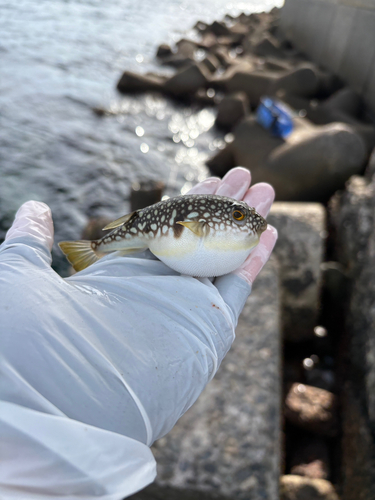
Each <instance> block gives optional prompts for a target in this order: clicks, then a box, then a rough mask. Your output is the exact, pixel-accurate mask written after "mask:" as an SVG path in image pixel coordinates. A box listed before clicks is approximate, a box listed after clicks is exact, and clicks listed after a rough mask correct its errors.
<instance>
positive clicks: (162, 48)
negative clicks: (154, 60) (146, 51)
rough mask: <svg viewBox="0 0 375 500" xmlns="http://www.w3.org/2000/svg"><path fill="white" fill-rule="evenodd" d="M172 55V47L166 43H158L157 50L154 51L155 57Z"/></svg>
mask: <svg viewBox="0 0 375 500" xmlns="http://www.w3.org/2000/svg"><path fill="white" fill-rule="evenodd" d="M171 55H172V49H171V48H170V46H169V45H167V44H166V43H162V44H161V45H159V47H158V50H157V52H156V57H159V58H163V57H168V56H171Z"/></svg>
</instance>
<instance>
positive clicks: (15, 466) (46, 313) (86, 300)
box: [0, 168, 277, 500]
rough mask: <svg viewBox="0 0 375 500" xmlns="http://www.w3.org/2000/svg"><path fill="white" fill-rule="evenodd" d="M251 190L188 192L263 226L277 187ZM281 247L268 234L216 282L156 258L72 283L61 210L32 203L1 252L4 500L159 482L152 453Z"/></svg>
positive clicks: (232, 184)
mask: <svg viewBox="0 0 375 500" xmlns="http://www.w3.org/2000/svg"><path fill="white" fill-rule="evenodd" d="M249 185H250V174H249V172H248V171H247V170H245V169H241V168H237V169H233V170H232V171H231V172H229V173H228V174H227V176H226V177H225V178H224V179H223V180H222V181H221V180H220V179H216V178H210V179H208V180H206V181H204V182H203V183H201V184H200V185H198V186H196V187H195V188H193V190H192V191H191V192H194V193H216V194H221V195H226V196H231V197H234V198H237V199H244V200H245V201H246V202H247V203H248V204H249V205H251V206H255V208H256V209H257V210H258V212H259V213H260V214H261V215H263V216H266V215H267V213H268V211H269V209H270V206H271V204H272V201H273V198H274V193H273V189H272V188H271V187H270V186H269V185H267V184H258V185H255V186H253V187H252V188H250V189H249ZM276 238H277V233H276V231H275V230H274V229H273V228H272V227H270V226H269V227H268V229H267V230H266V231H265V232H264V233H263V234H262V236H261V240H260V243H259V245H258V246H257V247H256V248H255V250H254V251H253V252H252V253H251V254H250V256H249V258H248V260H247V261H246V262H245V264H243V266H241V268H240V269H239V270H237V271H236V272H235V273H232V274H230V275H227V276H223V277H220V278H217V279H216V280H215V282H214V283H211V281H210V280H209V279H207V278H205V279H200V280H198V279H195V278H192V277H188V276H180V275H179V274H178V273H176V272H174V271H172V270H171V269H170V268H168V267H167V266H166V265H165V264H163V263H162V262H160V261H158V260H154V259H153V258H150V257H149V253H147V252H145V253H143V254H138V255H135V256H132V257H122V256H119V255H118V254H116V253H115V254H111V255H109V256H107V257H104V258H102V259H101V260H100V261H99V262H97V263H96V264H94V265H92V266H90V267H89V268H87V269H85V270H84V271H82V272H80V273H77V274H75V275H74V276H72V277H70V278H68V279H62V278H61V277H60V276H59V275H58V274H56V273H55V272H54V271H53V270H52V269H51V267H50V264H51V254H50V250H51V247H52V243H53V224H52V219H51V212H50V210H49V208H48V207H47V206H46V205H44V204H43V203H38V202H28V203H25V204H24V205H23V206H22V207H21V208H20V210H19V211H18V212H17V215H16V219H15V222H14V224H13V226H12V227H11V228H10V230H9V231H8V233H7V236H6V240H5V241H4V243H3V244H2V245H1V247H0V296H1V302H0V303H1V317H0V325H1V326H0V329H1V332H0V333H1V335H0V353H1V354H0V400H1V401H0V455H1V462H2V463H1V467H0V498H2V499H5V500H7V499H13V498H17V499H25V500H26V499H27V500H30V499H36V498H38V499H41V498H45V499H57V498H61V497H63V498H68V499H70V500H75V499H77V500H78V499H80V500H83V499H92V498H100V499H105V500H110V499H111V500H112V499H113V500H119V499H122V498H124V497H125V496H128V495H130V494H132V493H135V492H136V491H138V490H139V489H142V488H143V487H145V486H146V485H147V484H149V483H150V482H152V481H153V479H154V478H155V465H156V464H155V460H154V458H153V456H152V454H151V451H150V449H149V446H150V445H151V444H152V443H153V442H154V441H155V440H156V439H159V438H160V437H162V436H164V435H165V434H166V433H167V432H169V431H170V430H171V429H172V427H173V426H174V425H175V423H176V422H177V420H178V419H179V418H180V417H181V415H183V413H184V412H185V411H186V410H187V409H188V408H189V407H190V406H191V405H192V404H193V403H194V402H195V401H196V399H197V398H198V396H199V394H200V393H201V392H202V391H203V389H204V387H205V386H206V384H207V383H208V382H209V381H210V380H211V379H212V377H213V376H214V375H215V373H216V371H217V369H218V367H219V365H220V363H221V361H222V359H223V358H224V356H225V354H226V353H227V351H228V350H229V348H230V346H231V344H232V342H233V339H234V330H235V326H236V324H237V320H238V316H239V314H240V312H241V310H242V308H243V306H244V304H245V301H246V299H247V296H248V294H249V293H250V290H251V283H252V282H253V281H254V279H255V277H256V276H257V274H258V273H259V271H260V270H261V268H262V267H263V265H264V264H265V262H266V261H267V260H268V258H269V255H270V253H271V251H272V248H273V246H274V244H275V241H276Z"/></svg>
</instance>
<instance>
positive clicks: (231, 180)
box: [215, 167, 251, 200]
mask: <svg viewBox="0 0 375 500" xmlns="http://www.w3.org/2000/svg"><path fill="white" fill-rule="evenodd" d="M250 183H251V174H250V172H249V170H247V169H246V168H243V167H236V168H232V169H231V170H229V172H227V173H226V174H225V176H224V177H223V179H222V180H221V182H220V184H219V185H218V187H217V189H216V191H215V194H218V195H220V196H229V197H230V198H236V199H237V200H242V198H243V197H244V196H245V193H246V191H247V190H248V189H249V186H250Z"/></svg>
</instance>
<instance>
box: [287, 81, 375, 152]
mask: <svg viewBox="0 0 375 500" xmlns="http://www.w3.org/2000/svg"><path fill="white" fill-rule="evenodd" d="M283 100H285V101H286V102H287V103H288V104H289V105H290V106H291V107H292V108H294V109H295V110H297V112H301V110H302V112H304V113H306V117H307V118H308V119H309V120H311V121H312V122H313V123H314V124H316V125H326V124H328V123H332V122H342V123H347V124H349V125H351V127H352V129H353V130H354V131H355V132H356V133H358V134H359V135H360V136H361V137H362V139H363V141H364V142H365V144H366V149H367V154H370V152H371V150H372V148H373V147H374V146H375V127H374V125H373V124H371V123H367V122H364V121H362V120H361V119H360V111H361V109H362V101H361V99H360V97H359V96H358V94H356V93H355V92H353V91H352V90H351V89H348V88H347V87H345V88H343V89H340V90H338V91H337V92H335V93H333V94H332V95H331V96H330V97H329V98H328V99H325V100H323V101H317V100H315V99H313V100H308V99H304V98H301V97H296V96H294V95H292V94H286V95H284V97H283Z"/></svg>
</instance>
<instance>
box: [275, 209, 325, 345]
mask: <svg viewBox="0 0 375 500" xmlns="http://www.w3.org/2000/svg"><path fill="white" fill-rule="evenodd" d="M325 219H326V214H325V209H324V207H323V205H321V204H319V203H283V202H276V203H274V205H273V207H272V209H271V212H270V214H269V216H268V217H267V221H268V222H269V224H272V225H273V226H275V227H276V229H277V230H278V232H279V239H278V241H277V243H276V246H275V250H274V253H275V256H276V258H277V259H278V261H279V265H280V284H281V311H282V312H281V322H282V329H283V333H284V338H285V339H286V340H289V341H292V342H297V341H300V340H306V339H311V338H313V336H314V331H313V330H314V327H315V326H316V321H317V315H318V312H319V296H320V287H321V269H320V264H321V262H322V259H323V255H324V238H325V227H326V222H325Z"/></svg>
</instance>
